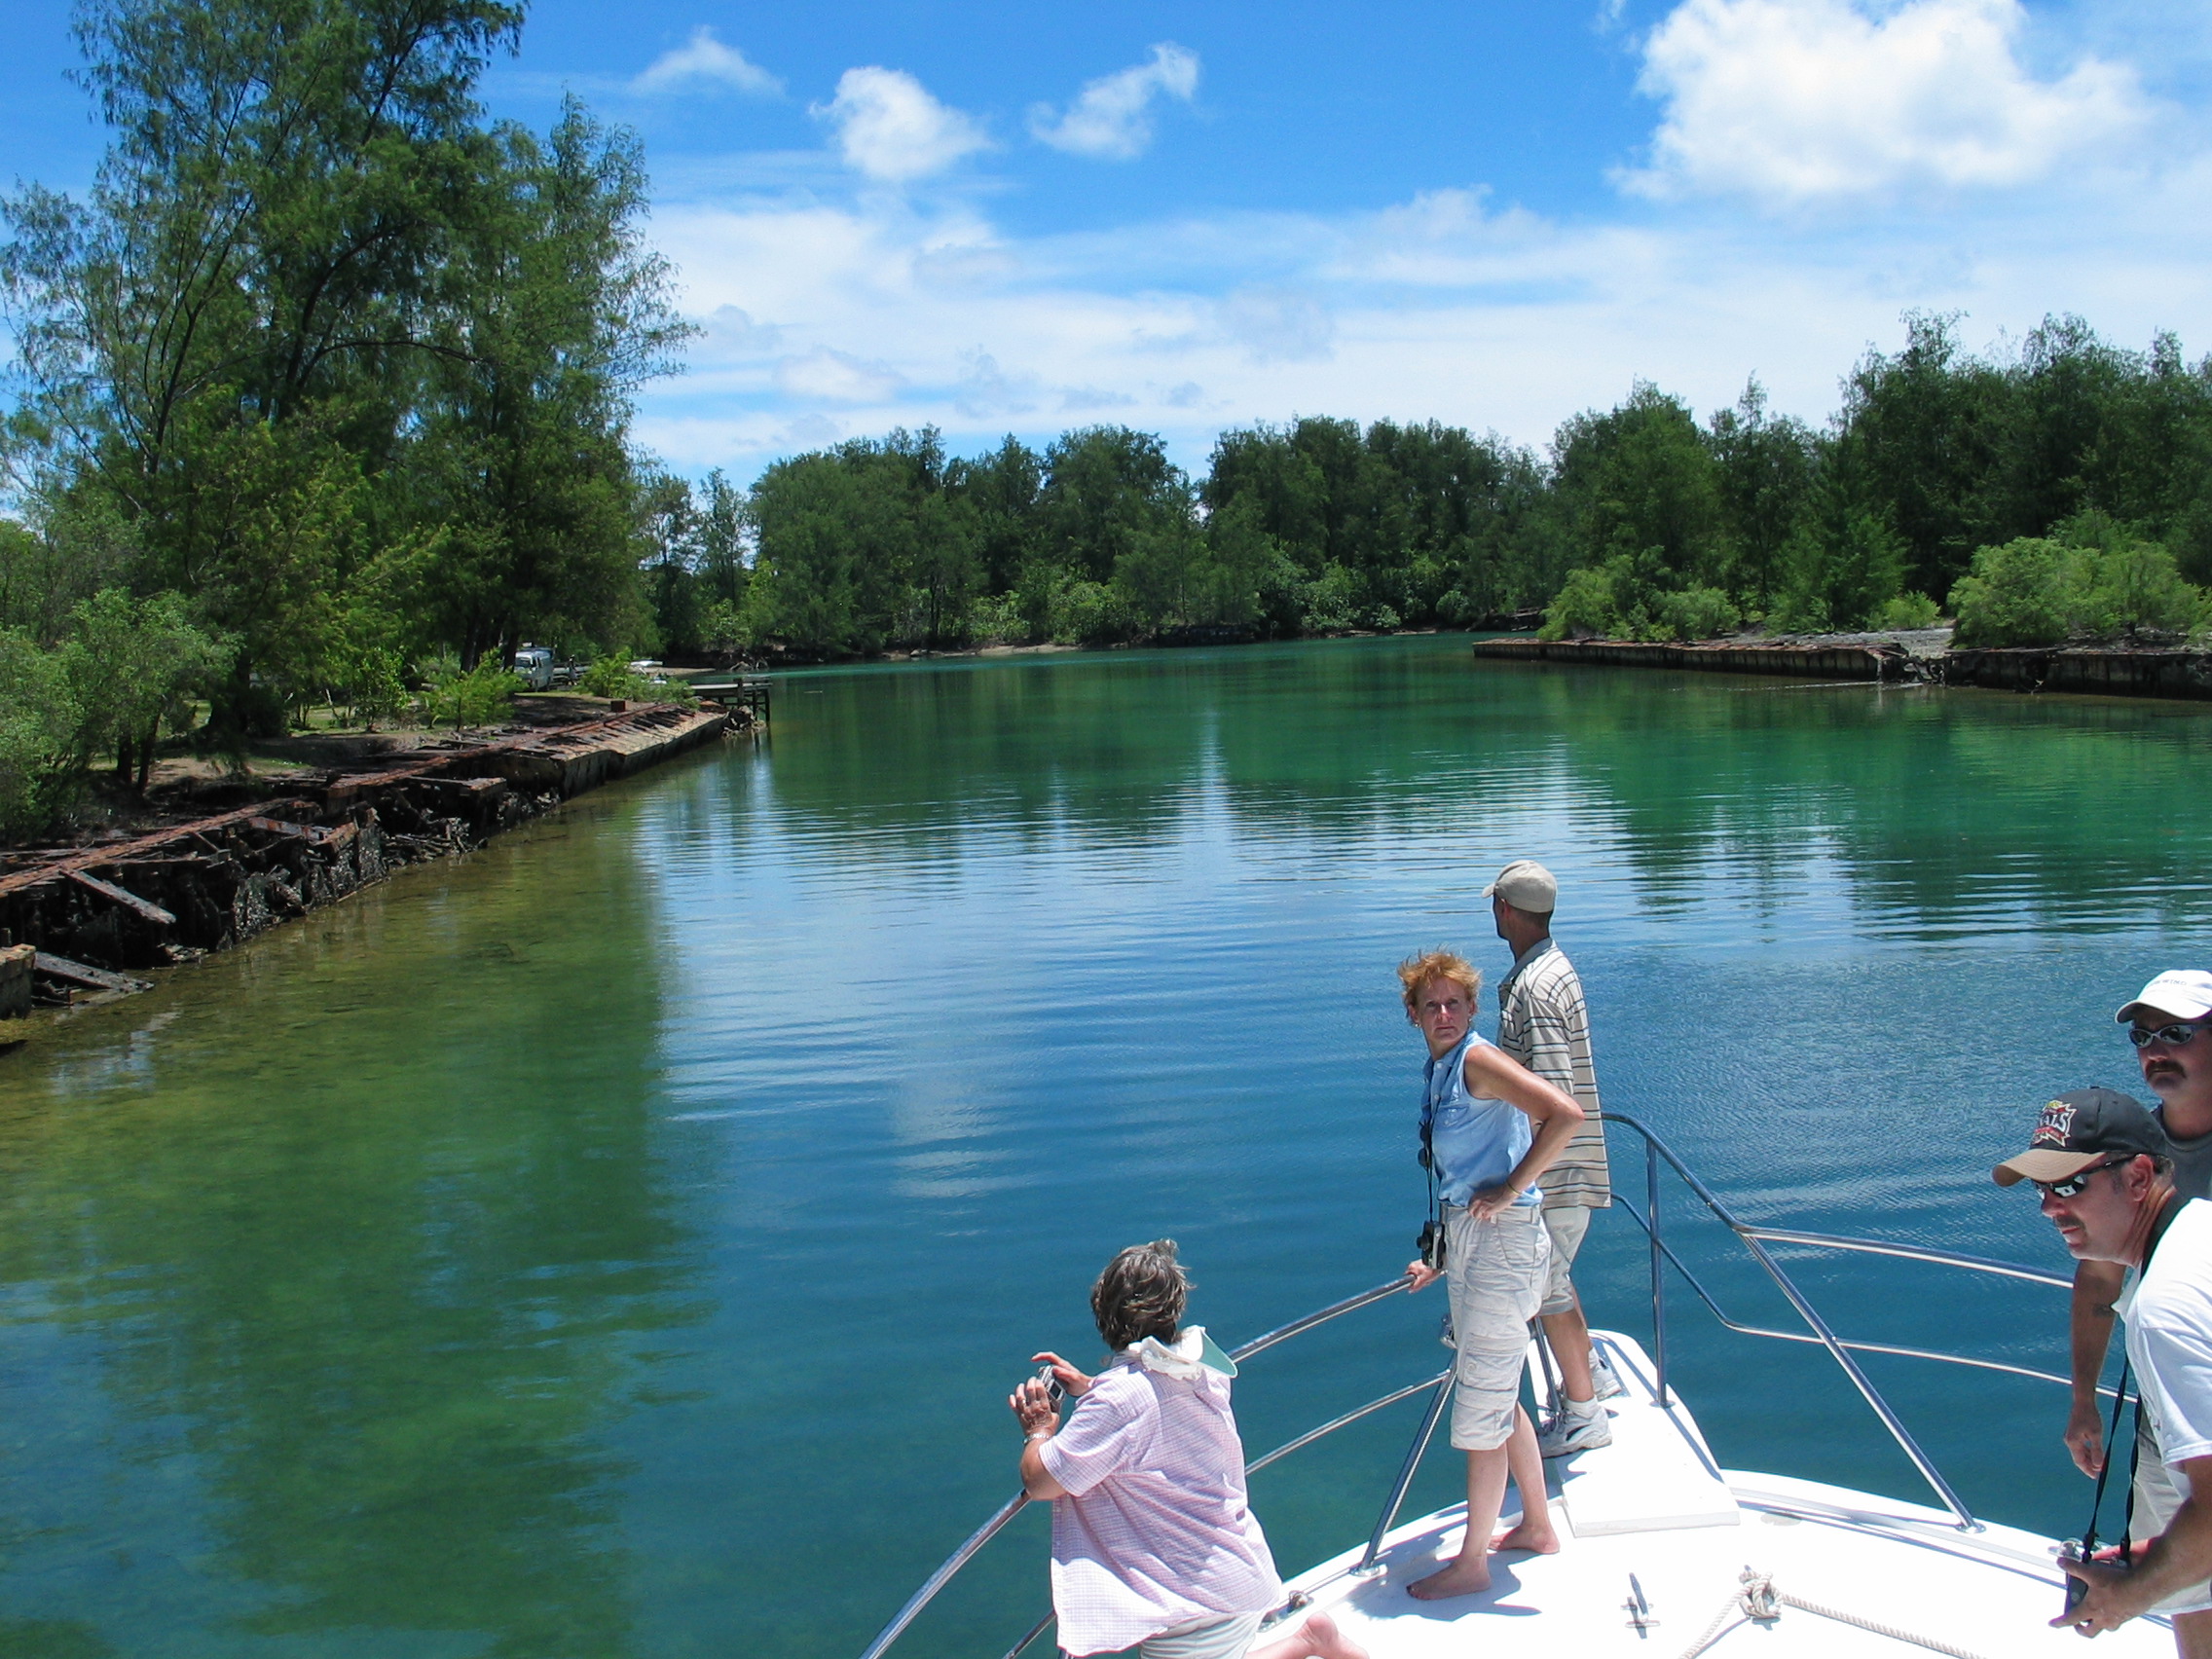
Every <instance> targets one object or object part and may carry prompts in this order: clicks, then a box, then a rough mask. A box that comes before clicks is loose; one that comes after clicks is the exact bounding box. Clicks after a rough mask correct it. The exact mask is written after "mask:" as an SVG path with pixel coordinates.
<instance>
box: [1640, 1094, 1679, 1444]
mask: <svg viewBox="0 0 2212 1659" xmlns="http://www.w3.org/2000/svg"><path fill="white" fill-rule="evenodd" d="M1643 1207H1644V1213H1645V1214H1646V1215H1647V1216H1648V1217H1649V1220H1648V1221H1647V1222H1646V1224H1645V1227H1644V1231H1645V1232H1647V1233H1649V1234H1650V1235H1651V1363H1652V1366H1653V1368H1654V1370H1655V1371H1656V1372H1657V1374H1658V1386H1659V1392H1658V1397H1657V1399H1656V1401H1655V1403H1656V1404H1657V1405H1658V1407H1659V1409H1660V1410H1662V1411H1665V1410H1666V1409H1667V1408H1668V1407H1670V1406H1672V1405H1673V1404H1674V1401H1673V1400H1671V1399H1669V1398H1668V1396H1667V1274H1666V1256H1665V1253H1664V1247H1663V1246H1662V1245H1661V1244H1660V1242H1659V1149H1658V1148H1657V1147H1655V1146H1653V1145H1652V1144H1651V1139H1650V1137H1649V1136H1648V1135H1647V1136H1645V1137H1644V1141H1643Z"/></svg>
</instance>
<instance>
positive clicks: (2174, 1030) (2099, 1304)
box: [2066, 968, 2212, 1654]
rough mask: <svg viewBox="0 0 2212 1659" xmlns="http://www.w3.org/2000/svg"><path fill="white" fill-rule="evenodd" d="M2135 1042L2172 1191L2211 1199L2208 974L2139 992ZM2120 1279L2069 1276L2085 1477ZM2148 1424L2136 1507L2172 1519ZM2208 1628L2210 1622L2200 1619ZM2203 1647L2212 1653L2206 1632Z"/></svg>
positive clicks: (2076, 1426) (2076, 1416)
mask: <svg viewBox="0 0 2212 1659" xmlns="http://www.w3.org/2000/svg"><path fill="white" fill-rule="evenodd" d="M2117 1017H2118V1019H2119V1021H2120V1024H2122V1025H2124V1026H2126V1027H2127V1028H2128V1029H2127V1035H2128V1040H2129V1041H2130V1042H2131V1043H2133V1044H2134V1045H2135V1058H2136V1063H2137V1064H2138V1065H2139V1066H2140V1067H2141V1068H2142V1072H2143V1081H2144V1083H2145V1084H2146V1085H2147V1086H2148V1087H2149V1088H2150V1089H2151V1091H2152V1092H2153V1093H2155V1094H2157V1096H2158V1104H2157V1106H2156V1107H2154V1108H2153V1109H2152V1116H2153V1117H2154V1118H2155V1119H2157V1123H2158V1126H2159V1128H2160V1129H2162V1130H2163V1131H2164V1133H2165V1136H2166V1141H2167V1145H2168V1148H2169V1152H2170V1156H2171V1158H2172V1161H2173V1169H2172V1181H2173V1186H2174V1191H2175V1192H2177V1193H2179V1194H2180V1195H2181V1197H2182V1198H2212V974H2208V973H2205V972H2203V971H2201V970H2199V969H2194V968H2176V969H2169V970H2167V971H2166V972H2165V973H2163V974H2160V975H2159V976H2158V977H2157V978H2155V979H2153V980H2152V981H2151V982H2150V983H2149V984H2148V985H2145V986H2144V987H2143V992H2142V994H2141V995H2140V996H2138V997H2136V998H2135V1000H2134V1001H2132V1002H2130V1003H2128V1004H2126V1005H2125V1006H2124V1007H2122V1008H2121V1009H2120V1013H2119V1014H2118V1015H2117ZM2125 1281H2126V1269H2125V1267H2124V1266H2123V1265H2121V1264H2120V1263H2118V1262H2110V1261H2099V1260H2093V1259H2088V1258H2084V1259H2083V1260H2082V1262H2081V1263H2080V1264H2079V1265H2078V1266H2077V1267H2076V1268H2075V1270H2074V1305H2073V1310H2072V1317H2071V1321H2070V1323H2071V1332H2072V1339H2073V1342H2072V1347H2073V1375H2074V1406H2073V1410H2072V1411H2071V1412H2070V1413H2069V1414H2068V1417H2067V1421H2066V1446H2067V1449H2068V1450H2069V1451H2070V1452H2072V1453H2073V1455H2074V1461H2075V1462H2076V1463H2077V1464H2079V1465H2080V1466H2081V1469H2082V1472H2083V1474H2086V1475H2095V1474H2097V1473H2098V1472H2099V1471H2100V1470H2101V1469H2102V1468H2103V1467H2104V1460H2105V1456H2106V1448H2105V1444H2104V1425H2103V1423H2102V1422H2101V1421H2100V1419H2099V1418H2098V1413H2097V1379H2098V1377H2099V1376H2100V1375H2102V1373H2103V1371H2104V1363H2105V1349H2106V1348H2107V1347H2108V1346H2110V1345H2111V1342H2112V1327H2113V1318H2114V1309H2115V1306H2116V1305H2117V1304H2118V1303H2119V1301H2120V1294H2121V1291H2122V1288H2123V1287H2124V1284H2125ZM2154 1429H2155V1425H2152V1424H2148V1423H2147V1424H2146V1425H2145V1436H2146V1437H2145V1439H2144V1441H2143V1444H2142V1445H2141V1447H2140V1448H2139V1449H2138V1451H2137V1454H2136V1456H2135V1459H2134V1461H2135V1505H2136V1508H2137V1510H2138V1511H2139V1512H2141V1513H2148V1514H2161V1513H2171V1511H2172V1510H2173V1508H2174V1506H2175V1505H2177V1504H2178V1503H2179V1502H2180V1493H2178V1492H2177V1491H2176V1489H2175V1487H2174V1485H2173V1482H2172V1481H2171V1479H2170V1478H2169V1476H2168V1475H2167V1472H2166V1471H2167V1466H2166V1462H2165V1460H2164V1458H2163V1457H2162V1456H2160V1449H2159V1447H2158V1446H2157V1442H2156V1441H2155V1440H2154V1439H2152V1438H2149V1436H2150V1435H2151V1434H2152V1433H2153V1432H2154ZM2207 1624H2208V1625H2212V1619H2208V1620H2207ZM2205 1641H2206V1645H2205V1648H2204V1651H2205V1652H2206V1653H2207V1654H2212V1630H2208V1631H2207V1633H2206V1638H2205Z"/></svg>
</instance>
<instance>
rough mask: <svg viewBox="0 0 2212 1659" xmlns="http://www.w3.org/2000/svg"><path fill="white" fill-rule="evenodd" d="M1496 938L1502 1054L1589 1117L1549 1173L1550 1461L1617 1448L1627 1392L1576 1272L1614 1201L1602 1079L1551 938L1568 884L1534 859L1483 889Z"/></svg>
mask: <svg viewBox="0 0 2212 1659" xmlns="http://www.w3.org/2000/svg"><path fill="white" fill-rule="evenodd" d="M1483 897H1484V898H1486V899H1488V900H1489V901H1490V907H1491V919H1492V920H1493V922H1494V923H1495V924H1496V927H1497V937H1498V938H1499V939H1502V940H1505V942H1506V943H1507V944H1509V945H1511V946H1512V947H1513V967H1512V970H1511V971H1510V972H1509V973H1508V974H1507V975H1506V976H1505V977H1504V979H1502V980H1501V981H1500V982H1499V984H1498V987H1497V1046H1498V1047H1499V1048H1500V1049H1503V1050H1504V1051H1506V1052H1507V1053H1508V1054H1511V1055H1512V1056H1513V1057H1514V1058H1515V1059H1517V1060H1519V1061H1520V1062H1521V1063H1522V1064H1523V1065H1525V1066H1527V1067H1528V1068H1529V1069H1530V1071H1532V1072H1534V1073H1535V1074H1536V1075H1537V1076H1538V1077H1540V1078H1542V1079H1543V1080H1544V1081H1545V1082H1546V1083H1548V1084H1550V1085H1551V1086H1552V1087H1553V1088H1557V1089H1559V1090H1560V1091H1561V1092H1562V1093H1563V1094H1568V1095H1571V1096H1573V1098H1574V1102H1575V1104H1576V1105H1578V1106H1580V1107H1581V1108H1582V1111H1583V1121H1582V1125H1581V1127H1580V1128H1579V1129H1577V1130H1576V1131H1575V1134H1574V1138H1573V1139H1572V1140H1570V1141H1568V1142H1567V1150H1566V1151H1565V1152H1563V1153H1561V1154H1560V1156H1559V1158H1558V1160H1557V1161H1555V1162H1554V1163H1553V1164H1552V1166H1551V1168H1550V1169H1548V1170H1547V1171H1545V1174H1544V1228H1545V1231H1546V1232H1548V1233H1549V1234H1550V1235H1551V1240H1552V1266H1551V1276H1550V1278H1549V1279H1548V1280H1547V1281H1546V1283H1545V1286H1544V1300H1543V1303H1542V1306H1541V1307H1540V1308H1539V1309H1538V1312H1539V1313H1540V1314H1541V1316H1542V1318H1543V1322H1544V1338H1545V1340H1546V1342H1547V1343H1548V1344H1549V1345H1550V1346H1551V1350H1552V1355H1553V1358H1554V1359H1556V1360H1557V1361H1558V1363H1559V1371H1560V1404H1561V1410H1560V1413H1559V1415H1558V1416H1557V1417H1556V1418H1555V1419H1553V1420H1552V1421H1551V1422H1550V1423H1549V1424H1547V1425H1546V1427H1545V1428H1544V1430H1543V1432H1542V1433H1541V1434H1539V1435H1538V1436H1537V1444H1538V1445H1539V1446H1540V1447H1542V1449H1543V1453H1544V1456H1547V1457H1560V1456H1566V1455H1567V1453H1570V1452H1587V1451H1589V1450H1591V1449H1592V1448H1594V1447H1599V1446H1606V1445H1610V1444H1611V1443H1612V1438H1613V1430H1612V1425H1611V1423H1610V1422H1609V1421H1608V1420H1607V1419H1606V1417H1605V1413H1604V1407H1603V1406H1601V1405H1600V1404H1599V1402H1600V1401H1601V1400H1604V1399H1609V1398H1611V1397H1612V1396H1613V1395H1615V1394H1618V1393H1619V1392H1621V1385H1620V1383H1619V1382H1618V1380H1616V1379H1615V1378H1614V1376H1613V1374H1612V1370H1611V1368H1610V1367H1608V1366H1607V1365H1606V1364H1605V1362H1604V1360H1603V1359H1601V1358H1599V1357H1598V1356H1597V1355H1596V1354H1595V1353H1594V1352H1593V1351H1592V1349H1591V1346H1590V1326H1589V1324H1588V1322H1587V1321H1585V1320H1584V1318H1583V1317H1582V1303H1581V1299H1580V1298H1579V1297H1577V1296H1576V1295H1575V1293H1574V1280H1573V1278H1572V1276H1571V1275H1570V1274H1569V1272H1568V1269H1569V1268H1570V1267H1571V1266H1572V1265H1573V1262H1574V1254H1575V1252H1576V1251H1577V1250H1579V1249H1580V1248H1581V1247H1582V1239H1583V1236H1584V1235H1585V1234H1587V1233H1588V1232H1589V1230H1590V1212H1591V1211H1592V1210H1594V1209H1604V1208H1605V1207H1607V1206H1608V1205H1610V1204H1611V1203H1612V1201H1613V1190H1612V1182H1611V1177H1610V1173H1609V1171H1608V1169H1607V1166H1606V1163H1605V1126H1604V1124H1603V1123H1602V1122H1601V1121H1600V1120H1599V1116H1598V1070H1597V1066H1596V1064H1595V1062H1594V1061H1593V1060H1592V1058H1591V1054H1590V1013H1589V1010H1588V1008H1587V1007H1585V1006H1584V1003H1583V1000H1582V980H1581V978H1580V977H1578V976H1577V975H1576V974H1575V972H1574V964H1573V963H1571V962H1569V961H1568V960H1567V952H1566V951H1564V950H1562V949H1560V947H1559V944H1558V942H1557V941H1556V940H1554V939H1553V938H1552V911H1553V910H1554V909H1556V908H1557V907H1558V904H1559V882H1558V881H1557V880H1556V879H1555V878H1554V877H1553V875H1552V872H1551V871H1550V870H1548V869H1546V868H1545V867H1544V866H1542V865H1540V864H1537V863H1536V862H1535V861H1534V860H1533V859H1516V860H1514V861H1513V863H1511V864H1509V865H1507V866H1505V867H1504V868H1503V869H1501V870H1499V871H1498V873H1497V879H1496V880H1495V881H1493V882H1492V883H1491V884H1490V885H1489V886H1488V887H1486V888H1484V889H1483Z"/></svg>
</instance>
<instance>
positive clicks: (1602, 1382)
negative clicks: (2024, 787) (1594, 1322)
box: [1590, 1348, 1628, 1400]
mask: <svg viewBox="0 0 2212 1659" xmlns="http://www.w3.org/2000/svg"><path fill="white" fill-rule="evenodd" d="M1627 1392H1628V1386H1627V1384H1625V1383H1622V1382H1621V1380H1620V1379H1619V1378H1618V1377H1616V1376H1614V1375H1613V1368H1612V1367H1611V1366H1609V1365H1607V1364H1606V1363H1605V1356H1604V1354H1602V1353H1600V1352H1599V1351H1598V1350H1597V1349H1596V1348H1592V1349H1591V1350H1590V1397H1591V1398H1592V1399H1593V1400H1617V1399H1619V1398H1620V1397H1621V1395H1623V1394H1625V1393H1627Z"/></svg>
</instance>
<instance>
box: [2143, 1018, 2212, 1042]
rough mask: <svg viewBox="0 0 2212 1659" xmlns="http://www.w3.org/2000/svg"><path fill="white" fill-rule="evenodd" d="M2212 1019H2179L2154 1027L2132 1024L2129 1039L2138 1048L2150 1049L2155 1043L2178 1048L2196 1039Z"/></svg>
mask: <svg viewBox="0 0 2212 1659" xmlns="http://www.w3.org/2000/svg"><path fill="white" fill-rule="evenodd" d="M2208 1023H2212V1021H2206V1020H2202V1019H2177V1020H2175V1021H2174V1022H2173V1023H2172V1024H2171V1025H2161V1026H2158V1027H2157V1029H2155V1030H2154V1029H2153V1028H2152V1027H2150V1026H2147V1025H2130V1026H2129V1027H2128V1028H2127V1040H2128V1041H2129V1042H2130V1043H2132V1044H2134V1045H2135V1046H2136V1047H2137V1048H2138V1049H2148V1048H2149V1047H2150V1046H2151V1045H2152V1044H2154V1043H2163V1044H2164V1045H2165V1046H2166V1047H2167V1048H2169V1049H2178V1048H2180V1047H2181V1046H2182V1045H2183V1044H2185V1043H2193V1042H2194V1041H2195V1040H2196V1034H2197V1033H2198V1032H2199V1031H2201V1030H2203V1029H2204V1027H2205V1026H2206V1025H2207V1024H2208Z"/></svg>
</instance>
